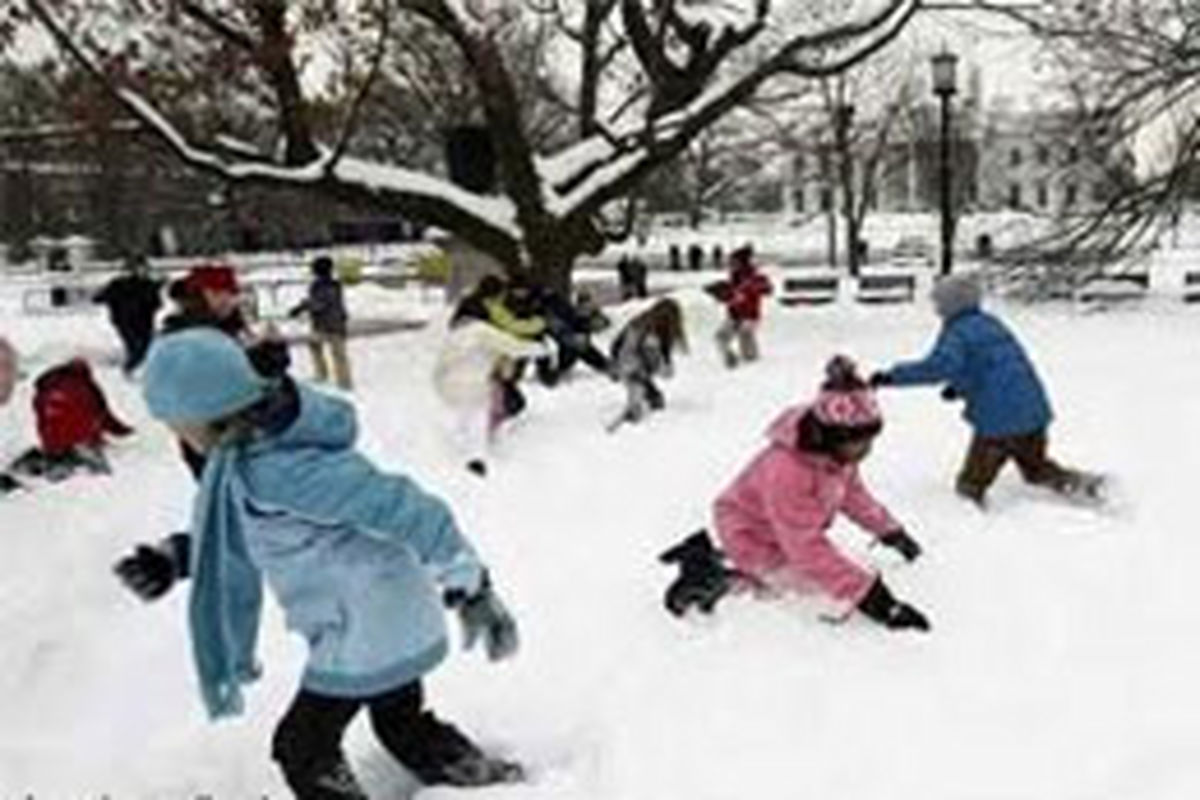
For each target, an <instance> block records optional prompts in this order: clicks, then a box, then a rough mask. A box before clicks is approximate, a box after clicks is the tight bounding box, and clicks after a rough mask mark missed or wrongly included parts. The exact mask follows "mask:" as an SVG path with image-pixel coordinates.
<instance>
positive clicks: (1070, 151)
mask: <svg viewBox="0 0 1200 800" xmlns="http://www.w3.org/2000/svg"><path fill="white" fill-rule="evenodd" d="M1067 163H1068V164H1078V163H1079V146H1078V145H1074V144H1073V145H1071V146H1070V147H1068V148H1067Z"/></svg>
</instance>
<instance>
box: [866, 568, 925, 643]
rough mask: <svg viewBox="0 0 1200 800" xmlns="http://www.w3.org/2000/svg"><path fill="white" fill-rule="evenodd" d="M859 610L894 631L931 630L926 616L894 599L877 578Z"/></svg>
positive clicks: (881, 580)
mask: <svg viewBox="0 0 1200 800" xmlns="http://www.w3.org/2000/svg"><path fill="white" fill-rule="evenodd" d="M858 610H859V611H861V612H862V613H864V614H866V615H867V616H868V617H870V618H871V619H873V620H875V621H876V622H878V623H879V624H880V625H885V626H887V627H888V628H890V629H892V630H903V629H905V628H915V629H916V630H919V631H927V630H929V620H927V619H925V615H924V614H922V613H921V612H920V611H917V610H916V609H915V608H913V607H912V606H910V605H909V604H908V603H901V602H900V601H899V600H897V599H896V598H895V597H893V596H892V593H891V591H890V590H889V589H888V588H887V586H886V585H884V583H883V579H882V578H876V579H875V582H874V583H873V584H871V590H870V591H869V592H867V595H866V597H864V598H863V599H862V600H861V601H859V604H858Z"/></svg>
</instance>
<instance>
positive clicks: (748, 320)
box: [707, 245, 772, 369]
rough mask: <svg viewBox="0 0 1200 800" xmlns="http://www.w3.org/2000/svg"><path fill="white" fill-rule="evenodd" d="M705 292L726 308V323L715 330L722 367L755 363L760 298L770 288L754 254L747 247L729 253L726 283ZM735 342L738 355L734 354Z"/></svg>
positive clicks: (761, 299) (759, 318)
mask: <svg viewBox="0 0 1200 800" xmlns="http://www.w3.org/2000/svg"><path fill="white" fill-rule="evenodd" d="M707 289H708V291H709V293H710V294H712V295H713V296H714V297H716V298H717V299H718V300H720V301H721V302H722V303H723V304H724V305H725V321H724V322H723V323H721V327H719V328H718V329H717V348H718V349H719V350H720V353H721V358H722V359H723V360H724V361H725V366H727V367H729V368H731V369H732V368H733V367H736V366H737V365H738V364H739V363H740V362H742V361H756V360H757V359H758V355H759V349H758V327H759V324H760V321H761V320H762V303H763V298H764V297H766V296H767V295H769V294H770V293H771V290H772V287H771V281H770V280H768V279H767V276H766V275H763V274H762V272H760V271H759V269H758V267H756V266H755V264H754V250H753V249H752V248H751V247H750V246H749V245H746V246H745V247H740V248H738V249H737V250H734V251H733V252H732V253H730V254H729V279H728V280H724V281H719V282H717V283H715V284H712V285H710V286H709V287H707ZM735 340H736V341H737V345H738V349H737V352H734V350H733V342H734V341H735Z"/></svg>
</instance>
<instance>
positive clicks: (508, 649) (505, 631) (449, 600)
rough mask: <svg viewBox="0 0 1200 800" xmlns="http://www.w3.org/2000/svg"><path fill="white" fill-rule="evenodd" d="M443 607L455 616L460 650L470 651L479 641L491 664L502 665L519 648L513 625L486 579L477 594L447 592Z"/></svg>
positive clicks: (518, 639) (514, 623)
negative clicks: (459, 632)
mask: <svg viewBox="0 0 1200 800" xmlns="http://www.w3.org/2000/svg"><path fill="white" fill-rule="evenodd" d="M446 605H448V606H449V607H450V608H452V609H454V610H455V611H457V612H458V620H459V622H460V623H461V625H462V632H463V649H464V650H470V649H471V648H472V647H474V646H475V642H477V641H479V640H480V639H481V638H482V639H483V644H484V647H485V648H486V649H487V655H488V659H489V660H491V661H502V660H504V659H506V658H508V657H509V656H512V655H514V654H515V653H516V652H517V648H518V647H519V646H520V638H519V636H518V634H517V622H516V620H515V619H513V616H512V614H510V613H509V612H508V609H507V608H505V607H504V604H503V603H501V602H500V598H499V597H497V596H496V593H495V592H494V591H492V586H491V581H490V580H489V579H488V578H487V577H486V576H485V577H484V579H483V583H482V585H481V586H480V587H479V591H477V592H476V593H475V594H473V595H471V596H470V597H467V596H466V595H465V594H464V593H462V592H456V591H450V592H447V593H446Z"/></svg>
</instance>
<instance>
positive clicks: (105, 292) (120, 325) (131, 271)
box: [92, 256, 162, 375]
mask: <svg viewBox="0 0 1200 800" xmlns="http://www.w3.org/2000/svg"><path fill="white" fill-rule="evenodd" d="M125 270H126V272H125V274H124V275H120V276H118V277H116V278H113V279H112V280H110V281H109V282H108V283H106V284H105V285H104V288H102V289H101V290H100V291H99V292H97V293H96V295H95V296H94V297H93V298H92V299H93V301H94V302H96V303H100V304H102V305H105V306H107V307H108V318H109V320H110V321H111V322H112V326H113V328H114V329H115V330H116V332H117V335H118V336H119V337H120V338H121V344H122V346H123V347H124V348H125V361H124V364H123V366H122V369H123V370H124V371H125V374H126V375H128V374H130V373H132V372H133V371H134V370H135V369H137V368H138V365H139V364H141V363H142V359H143V358H145V357H146V351H147V350H149V349H150V342H151V340H152V339H153V338H154V317H155V315H156V314H157V313H158V309H159V308H161V307H162V283H160V282H159V281H156V280H153V279H151V278H150V277H149V274H148V273H149V265H148V264H147V263H146V259H145V258H142V257H140V256H135V257H132V258H130V259H128V260H127V261H126V263H125Z"/></svg>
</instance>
